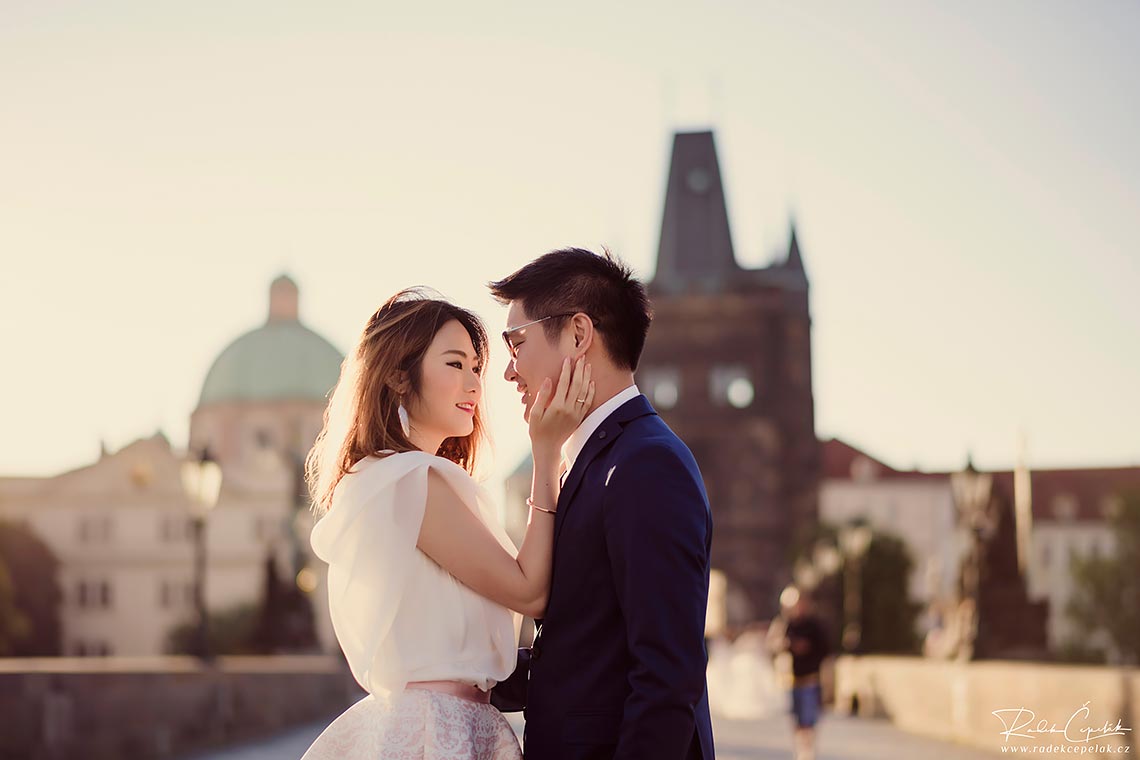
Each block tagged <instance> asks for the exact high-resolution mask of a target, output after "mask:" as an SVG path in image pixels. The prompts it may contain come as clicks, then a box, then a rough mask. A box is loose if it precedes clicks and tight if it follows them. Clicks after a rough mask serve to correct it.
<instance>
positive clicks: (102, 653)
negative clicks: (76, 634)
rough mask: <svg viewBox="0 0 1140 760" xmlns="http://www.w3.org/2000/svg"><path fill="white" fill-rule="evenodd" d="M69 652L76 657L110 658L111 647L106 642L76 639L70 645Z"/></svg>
mask: <svg viewBox="0 0 1140 760" xmlns="http://www.w3.org/2000/svg"><path fill="white" fill-rule="evenodd" d="M71 652H72V654H74V655H75V656H76V657H110V656H111V645H110V644H108V643H107V642H106V641H102V640H96V641H86V640H83V639H78V640H76V641H74V642H72V644H71Z"/></svg>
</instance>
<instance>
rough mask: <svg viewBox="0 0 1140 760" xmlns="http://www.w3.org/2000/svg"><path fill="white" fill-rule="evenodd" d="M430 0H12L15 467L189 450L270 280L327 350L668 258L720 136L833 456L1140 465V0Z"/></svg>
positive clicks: (3, 21)
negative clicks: (684, 139) (523, 282)
mask: <svg viewBox="0 0 1140 760" xmlns="http://www.w3.org/2000/svg"><path fill="white" fill-rule="evenodd" d="M410 5H411V4H403V3H402V4H399V5H398V6H397V4H394V3H393V4H388V3H380V2H374V1H373V2H360V3H313V2H281V1H280V0H274V1H273V2H268V1H264V2H194V3H156V2H149V1H148V2H130V3H127V2H113V1H110V0H101V1H100V2H98V3H91V2H85V3H84V2H73V3H64V2H44V1H43V0H36V1H34V2H24V1H23V0H3V2H0V257H2V258H0V261H2V271H0V329H2V347H3V357H4V359H3V372H0V390H2V393H0V431H2V435H0V474H4V475H31V474H51V473H56V472H59V471H62V470H65V469H69V468H72V467H76V466H81V465H84V464H87V463H90V462H91V461H93V460H94V458H95V457H96V456H97V454H98V450H99V442H100V439H103V440H105V441H106V442H107V444H108V446H109V447H110V448H112V449H117V448H119V447H121V446H123V445H126V444H127V443H129V442H131V441H132V440H134V439H136V438H139V437H145V436H149V435H151V434H153V432H154V431H155V430H156V429H159V428H161V429H162V430H163V431H164V432H165V433H166V434H167V435H168V436H169V437H170V439H171V441H172V442H173V443H174V444H175V445H176V446H178V447H181V446H183V445H184V444H185V441H186V434H187V426H188V421H189V416H190V413H191V411H192V410H193V408H194V405H195V404H196V402H197V398H198V393H199V391H200V388H201V383H202V381H203V379H204V378H205V375H206V372H207V370H208V369H209V366H210V363H211V362H212V360H213V359H214V357H215V356H216V355H217V354H218V353H219V352H220V351H221V350H222V349H223V348H224V347H225V346H226V345H227V344H228V343H229V342H230V341H231V340H232V339H233V338H235V337H236V336H237V335H239V334H240V333H242V332H245V331H246V330H248V329H251V328H253V327H255V326H257V325H260V324H261V323H262V322H263V321H264V319H265V314H266V309H267V293H268V286H269V282H270V281H271V280H272V278H273V277H275V276H276V275H277V274H279V273H281V272H288V273H289V274H291V275H292V276H293V277H294V279H296V280H297V282H298V284H299V286H300V288H301V310H302V319H303V321H305V322H306V323H307V324H308V325H309V326H310V327H312V328H314V329H315V330H317V331H318V332H320V333H322V334H323V335H325V336H326V337H327V338H329V339H330V340H331V341H332V342H333V343H334V344H335V345H336V346H337V347H338V348H340V349H341V350H342V351H346V350H348V349H349V347H350V346H351V344H352V341H353V340H354V339H355V337H356V336H357V334H358V332H359V330H360V328H361V326H362V325H363V323H364V320H365V319H366V318H367V317H368V315H369V314H370V313H371V312H372V311H373V310H374V309H375V308H376V307H377V306H378V305H379V304H380V303H381V302H383V301H384V300H385V299H386V298H387V297H388V296H389V295H391V294H392V293H393V292H395V291H396V290H398V289H399V288H401V287H404V286H407V285H414V284H424V285H430V286H433V287H435V288H437V289H438V290H440V291H441V292H443V293H444V294H446V295H447V296H449V297H450V298H452V299H453V300H455V301H457V302H458V303H460V304H462V305H464V306H468V307H472V308H474V309H475V310H476V311H478V312H479V313H480V314H482V315H483V316H484V318H485V319H486V320H487V323H488V326H489V329H490V330H491V332H492V334H497V333H498V332H499V331H500V330H501V329H502V327H501V325H502V322H503V318H504V316H505V312H504V310H502V309H501V308H500V307H498V306H497V305H495V304H494V303H493V302H492V301H491V300H490V298H489V297H488V296H487V294H486V289H485V287H484V284H485V283H486V281H487V280H489V279H492V278H497V277H500V276H502V275H505V274H507V273H509V272H510V271H512V270H513V269H515V268H516V267H518V266H520V265H521V264H523V263H524V262H526V261H527V260H529V259H530V258H532V257H534V256H536V255H539V254H541V253H543V252H545V251H547V250H549V249H552V248H556V247H561V246H565V245H580V246H586V247H594V248H596V247H598V246H600V245H603V244H605V245H608V246H610V247H611V248H612V249H613V250H614V251H615V252H617V253H619V254H620V255H622V256H624V257H625V258H626V259H627V260H628V261H629V262H630V263H631V264H632V265H633V266H634V267H635V268H636V269H637V271H638V272H640V273H641V274H642V275H644V276H646V277H648V276H650V275H651V274H652V266H653V260H654V256H655V254H656V248H657V239H658V232H659V225H660V215H661V209H662V205H663V200H664V183H665V178H666V171H667V168H668V167H667V160H668V156H669V149H670V141H671V136H672V133H673V131H674V130H676V129H691V128H707V127H711V128H713V129H715V131H716V139H717V147H718V151H719V155H720V161H721V169H722V173H723V175H724V179H725V185H726V193H727V197H728V203H729V213H730V217H731V224H732V231H733V236H734V241H735V245H736V250H737V256H738V259H740V261H741V262H742V263H744V264H746V265H749V266H760V265H764V264H767V263H769V262H771V261H773V260H775V259H777V258H782V256H783V252H784V250H785V247H786V243H787V234H788V224H789V219H790V218H791V217H792V216H793V215H794V217H795V219H796V220H797V227H798V231H799V239H800V243H801V248H802V251H803V255H804V259H805V262H806V266H807V269H808V275H809V277H810V278H811V285H812V292H811V307H812V315H813V320H814V327H813V358H814V363H815V367H814V369H815V375H814V391H815V399H816V428H817V432H818V433H819V435H820V437H821V438H827V437H831V436H839V437H842V438H844V439H846V440H848V441H850V442H852V443H854V444H856V445H859V446H861V447H864V448H865V449H867V450H868V451H870V452H871V453H873V454H875V455H878V456H880V457H882V458H884V459H885V460H886V461H887V462H888V463H890V464H892V465H894V466H898V467H904V468H909V467H913V466H918V467H923V468H928V469H943V468H955V467H959V466H961V465H962V464H963V462H964V460H965V456H966V452H967V450H973V452H974V458H975V461H976V462H977V464H978V465H979V466H980V467H990V468H999V467H1008V466H1010V465H1011V464H1012V463H1013V462H1014V461H1015V459H1016V456H1017V434H1018V430H1019V429H1023V430H1024V431H1025V433H1026V435H1027V438H1028V444H1029V461H1030V463H1031V464H1033V465H1036V466H1085V465H1113V464H1140V403H1137V401H1136V389H1137V388H1138V387H1140V360H1138V359H1140V357H1138V356H1137V346H1138V345H1140V309H1138V308H1137V306H1136V304H1137V301H1138V295H1140V288H1138V286H1140V263H1138V258H1140V257H1138V254H1140V251H1138V250H1137V249H1138V246H1137V241H1138V240H1140V213H1138V212H1140V141H1138V140H1137V139H1136V135H1137V134H1140V86H1138V85H1140V82H1138V79H1140V77H1138V75H1137V72H1140V46H1137V45H1136V44H1135V40H1136V39H1138V38H1140V5H1138V4H1137V3H1135V2H1128V1H1125V0H1101V1H1098V2H1093V3H1081V4H1078V3H1072V2H1020V3H1017V2H1002V3H983V2H954V3H945V2H905V3H904V2H881V3H877V2H859V3H848V2H834V3H780V2H739V3H724V2H722V3H706V4H685V6H686V7H684V8H682V7H680V5H681V4H673V5H674V6H676V8H675V9H666V7H665V6H664V5H663V4H662V3H659V2H658V3H620V4H617V3H575V4H573V5H572V6H563V7H561V8H559V9H557V10H551V9H549V7H548V6H547V5H546V4H536V3H517V4H512V3H505V4H492V5H490V6H489V5H487V4H472V3H454V4H450V5H446V6H445V5H442V4H425V5H424V7H423V8H415V7H408V6H410ZM397 7H398V10H397V9H396V8H397ZM742 350H746V349H745V348H743V347H742ZM504 361H505V354H504V351H503V350H501V347H500V346H499V344H498V342H496V343H495V345H494V354H493V357H492V362H493V367H492V372H491V374H490V375H489V381H488V390H489V401H490V413H491V415H492V432H493V434H494V436H495V438H496V442H497V449H498V458H497V463H496V467H495V468H494V469H493V472H495V473H496V474H498V475H501V474H503V473H504V472H506V471H509V470H510V469H511V468H512V467H513V466H514V464H515V463H516V462H517V460H518V458H519V457H520V456H521V455H522V454H523V453H524V452H525V450H526V446H527V438H526V433H525V428H524V427H523V424H522V422H521V419H520V417H519V411H520V408H521V407H520V405H519V403H518V401H517V398H516V396H515V394H514V393H513V391H512V390H511V389H510V387H508V386H507V384H506V383H505V382H504V381H502V380H501V378H500V374H501V372H502V367H503V362H504Z"/></svg>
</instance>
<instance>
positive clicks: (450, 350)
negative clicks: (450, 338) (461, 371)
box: [443, 348, 467, 359]
mask: <svg viewBox="0 0 1140 760" xmlns="http://www.w3.org/2000/svg"><path fill="white" fill-rule="evenodd" d="M447 354H459V355H460V356H462V357H463V358H464V359H466V358H467V352H466V351H460V350H459V349H458V348H449V349H448V350H446V351H444V352H443V355H444V356H446V355H447Z"/></svg>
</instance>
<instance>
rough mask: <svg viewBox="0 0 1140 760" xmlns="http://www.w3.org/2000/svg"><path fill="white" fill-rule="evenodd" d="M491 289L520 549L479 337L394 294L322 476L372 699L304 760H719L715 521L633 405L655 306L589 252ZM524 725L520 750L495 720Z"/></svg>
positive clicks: (320, 445)
mask: <svg viewBox="0 0 1140 760" xmlns="http://www.w3.org/2000/svg"><path fill="white" fill-rule="evenodd" d="M490 288H491V293H492V295H493V296H494V297H495V298H496V299H497V300H498V301H499V302H501V303H503V304H504V305H506V306H508V307H509V308H508V311H507V316H506V325H505V327H506V329H505V330H504V332H503V340H504V341H505V343H506V346H507V349H508V351H509V354H508V362H507V365H506V368H505V371H504V373H503V377H504V378H505V379H506V381H507V382H509V383H513V384H515V385H516V387H517V388H518V391H519V393H520V394H521V397H522V404H523V407H524V411H523V417H524V419H525V420H526V421H527V424H528V426H529V432H530V439H531V445H532V454H533V459H534V477H533V481H532V486H531V492H530V497H529V498H528V499H527V505H528V507H529V509H530V515H529V520H528V523H527V529H526V535H525V538H524V540H523V542H522V546H521V547H520V548H519V549H518V550H517V551H516V550H515V548H514V545H513V544H512V543H511V541H510V539H509V538H508V537H507V536H506V534H505V533H504V531H503V530H502V528H501V527H500V525H499V523H498V520H497V515H498V509H497V508H496V505H495V504H494V503H493V501H492V500H491V499H490V498H489V497H488V495H487V493H486V492H485V491H484V490H483V489H482V488H481V487H480V486H479V485H478V484H477V483H476V482H475V480H474V479H473V478H472V476H471V473H472V471H473V469H474V465H475V460H476V456H477V454H478V449H479V446H480V443H481V442H482V438H483V433H484V424H485V423H484V420H483V416H482V407H481V404H480V402H481V400H482V394H483V379H484V374H485V372H486V371H487V369H488V366H487V362H488V360H489V352H488V340H487V333H486V330H485V328H484V326H483V324H482V323H481V321H480V320H479V318H478V317H477V316H475V315H474V314H472V313H471V312H469V311H467V310H464V309H461V308H459V307H457V306H455V305H452V304H450V303H448V302H445V301H441V300H437V299H433V298H430V297H428V296H426V295H424V294H422V293H420V292H418V291H403V292H401V293H398V294H397V295H395V296H394V297H393V298H391V299H390V300H389V301H388V302H387V303H385V304H384V305H383V306H381V307H380V309H379V310H378V311H376V313H375V314H373V315H372V316H371V318H370V319H369V320H368V323H367V325H366V326H365V328H364V331H363V333H362V334H361V336H360V339H359V341H358V343H357V345H356V346H355V347H354V349H353V350H352V352H351V353H350V354H349V355H348V357H347V358H346V359H345V362H344V366H343V368H342V370H341V376H340V380H339V382H338V384H337V386H336V389H335V390H334V392H333V394H332V397H331V399H330V402H329V407H328V410H327V411H326V413H325V425H324V428H323V429H322V431H321V434H320V436H319V437H318V439H317V442H316V444H315V446H314V447H313V450H312V452H311V453H310V455H309V460H308V478H309V486H310V489H311V492H312V495H313V501H314V504H315V507H316V510H317V511H318V513H319V515H320V519H319V521H318V522H317V524H316V526H315V528H314V529H313V533H312V539H311V540H312V545H313V549H314V551H315V552H316V554H317V556H318V557H320V558H321V559H322V560H324V561H325V562H327V563H328V566H329V568H328V593H329V607H330V612H331V614H332V621H333V627H334V629H335V631H336V635H337V640H338V641H339V643H340V645H341V647H342V649H343V650H344V653H345V656H346V658H347V660H348V663H349V666H350V667H351V669H352V673H353V675H354V676H355V677H356V680H357V681H358V682H359V683H360V685H361V686H362V687H364V689H365V690H366V691H367V692H368V696H367V697H365V698H364V699H362V700H361V701H360V702H358V703H356V704H355V705H354V706H352V707H351V708H349V709H348V710H347V711H346V712H344V713H343V714H342V715H341V716H340V717H338V718H337V719H336V720H335V721H334V722H333V723H332V724H330V725H329V727H328V728H326V729H325V731H324V732H323V733H322V734H321V735H320V737H318V738H317V740H316V742H314V744H313V745H312V747H310V748H309V751H308V752H307V753H306V754H305V758H304V760H333V759H334V758H335V759H336V760H366V759H367V760H412V759H413V758H414V759H415V760H517V758H520V757H524V756H525V757H526V758H527V760H586V759H587V758H589V759H594V758H606V759H607V760H608V759H609V758H615V759H616V758H621V759H622V760H632V758H645V759H647V760H672V759H674V758H675V759H676V760H690V759H692V760H698V759H700V760H713V738H712V726H711V723H710V720H709V708H708V696H707V694H706V683H705V666H706V654H705V646H704V625H705V607H706V604H707V599H708V580H709V552H710V544H711V537H712V520H711V516H710V511H709V506H708V500H707V497H706V495H705V489H704V485H703V483H702V480H701V475H700V472H699V471H698V469H697V464H696V462H695V461H694V459H693V456H692V454H691V453H690V452H689V450H688V448H686V446H685V445H684V444H683V443H682V442H681V441H680V439H678V438H677V436H676V435H674V434H673V432H672V431H671V430H670V429H669V428H668V427H667V426H666V425H665V423H664V422H662V421H661V418H660V417H658V416H657V414H656V412H654V410H653V407H652V406H650V404H649V401H648V400H647V399H646V398H645V396H643V395H641V393H640V392H639V391H638V388H637V386H636V385H635V384H634V371H635V370H636V368H637V363H638V359H639V357H640V355H641V351H642V348H643V346H644V344H645V337H646V334H647V332H648V330H649V323H650V320H651V309H650V304H649V299H648V297H647V294H646V291H645V288H644V286H643V285H642V284H641V283H640V282H638V281H637V280H636V279H635V278H634V277H633V275H632V273H631V271H630V270H629V269H628V267H626V266H625V265H623V264H622V263H621V262H620V261H619V260H617V259H616V258H615V257H613V256H612V255H610V254H609V253H608V252H607V253H606V254H605V255H597V254H594V253H592V252H590V251H586V250H582V249H576V248H574V249H564V250H559V251H553V252H551V253H548V254H546V255H544V256H541V257H539V258H538V259H536V260H534V261H532V262H530V263H529V264H527V265H526V266H524V267H522V268H521V269H519V270H518V271H517V272H515V273H514V274H512V275H510V276H508V277H506V278H504V279H502V280H499V281H497V282H493V283H491V285H490ZM520 615H528V616H530V617H533V618H535V620H536V623H537V630H538V632H537V635H536V637H535V641H534V644H533V646H532V647H530V648H529V649H521V650H519V649H517V646H518V631H519V621H520V619H521V618H520ZM520 709H521V710H523V712H524V715H525V720H526V727H525V732H524V739H523V747H522V749H520V747H519V743H518V741H517V739H516V737H515V734H514V732H513V731H512V729H511V727H510V725H509V724H508V723H507V721H506V719H505V718H504V717H503V715H502V713H501V711H504V712H509V711H515V710H520Z"/></svg>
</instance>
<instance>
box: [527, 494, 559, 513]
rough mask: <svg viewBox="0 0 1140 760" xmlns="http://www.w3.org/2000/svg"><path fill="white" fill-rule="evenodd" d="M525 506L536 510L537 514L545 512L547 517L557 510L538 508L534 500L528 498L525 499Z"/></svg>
mask: <svg viewBox="0 0 1140 760" xmlns="http://www.w3.org/2000/svg"><path fill="white" fill-rule="evenodd" d="M526 505H527V506H528V507H530V508H531V509H537V510H538V511H539V512H545V513H546V514H548V515H552V514H555V513H556V512H557V511H558V510H557V509H547V508H546V507H540V506H538V505H537V504H535V503H534V499H532V498H530V497H529V496H528V497H527V498H526Z"/></svg>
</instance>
